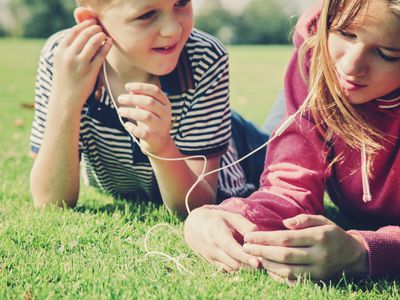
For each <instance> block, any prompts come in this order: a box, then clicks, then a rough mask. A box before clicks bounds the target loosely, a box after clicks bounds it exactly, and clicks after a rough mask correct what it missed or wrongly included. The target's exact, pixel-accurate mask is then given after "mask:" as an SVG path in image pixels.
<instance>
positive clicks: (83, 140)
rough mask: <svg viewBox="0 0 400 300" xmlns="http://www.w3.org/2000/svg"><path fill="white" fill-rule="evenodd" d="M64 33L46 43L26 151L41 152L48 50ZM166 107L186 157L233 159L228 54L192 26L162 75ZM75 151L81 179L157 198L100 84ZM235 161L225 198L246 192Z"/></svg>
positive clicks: (222, 178) (224, 182) (222, 184)
mask: <svg viewBox="0 0 400 300" xmlns="http://www.w3.org/2000/svg"><path fill="white" fill-rule="evenodd" d="M64 34H65V31H63V32H59V33H57V34H55V35H53V36H52V37H51V38H49V40H48V41H47V43H46V45H45V46H44V48H43V50H42V53H41V56H40V61H39V67H38V72H37V80H36V93H35V117H34V121H33V125H32V131H31V151H32V152H35V153H37V152H38V151H39V149H40V146H41V143H42V139H43V134H44V130H45V126H46V118H47V108H48V100H49V96H50V91H51V88H52V77H53V53H54V49H55V48H56V47H57V45H58V43H59V41H60V40H61V39H62V37H63V35H64ZM160 82H161V87H162V89H163V91H164V92H165V93H166V94H167V96H168V98H169V99H170V101H171V105H172V118H173V126H172V128H171V130H170V134H171V136H172V138H173V139H174V141H175V143H176V145H177V147H178V149H179V150H180V151H181V152H182V153H183V154H186V155H196V154H202V155H206V156H212V155H217V154H221V153H224V155H223V157H222V159H221V164H222V165H223V166H224V165H228V164H230V163H232V162H233V161H235V160H237V159H238V157H237V152H236V149H235V145H234V142H233V141H232V140H231V111H230V107H229V71H228V55H227V52H226V50H225V48H224V47H223V45H222V44H221V43H220V42H219V41H218V40H216V39H215V38H214V37H212V36H210V35H208V34H205V33H203V32H201V31H198V30H193V32H192V34H191V35H190V37H189V39H188V41H187V43H186V45H185V48H184V51H183V52H182V55H181V57H180V60H179V63H178V66H177V68H176V69H175V70H174V71H173V72H172V73H171V74H168V75H166V76H163V77H161V78H160ZM79 151H80V157H81V165H82V175H83V177H84V182H85V183H87V184H89V185H92V186H95V187H98V188H100V189H101V190H102V191H104V192H107V193H111V194H113V195H115V196H122V197H127V198H132V197H137V195H144V196H145V197H146V198H148V199H152V200H154V201H158V202H159V201H160V200H161V199H160V194H159V191H158V186H157V182H156V178H155V175H154V172H153V170H152V167H151V165H150V162H149V160H148V158H147V157H146V156H145V155H144V154H143V153H142V152H141V150H140V148H139V147H138V145H136V144H135V143H134V142H133V140H132V138H131V137H130V136H129V134H128V133H127V132H126V131H125V129H124V128H123V127H122V125H121V124H120V123H119V119H118V116H117V112H116V110H115V107H114V106H113V104H112V101H110V97H109V95H108V94H107V91H106V89H105V88H104V87H103V86H101V85H99V86H98V87H96V89H95V91H93V93H92V95H91V97H90V98H89V99H88V101H87V102H86V104H85V105H84V108H83V110H82V115H81V128H80V144H79ZM248 189H249V187H247V186H246V180H245V175H244V172H243V169H242V168H241V166H240V165H236V166H234V167H232V168H230V169H229V170H224V171H222V172H221V173H220V175H219V190H220V192H221V191H222V193H219V194H223V195H225V196H226V197H228V196H232V195H238V196H240V191H243V190H247V191H248Z"/></svg>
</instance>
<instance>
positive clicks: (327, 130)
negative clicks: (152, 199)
mask: <svg viewBox="0 0 400 300" xmlns="http://www.w3.org/2000/svg"><path fill="white" fill-rule="evenodd" d="M399 37H400V1H399V0H368V1H365V0H351V1H350V0H326V1H324V2H323V4H322V3H319V4H318V5H316V6H314V7H313V8H311V9H310V10H309V11H308V12H307V13H306V14H305V15H304V16H303V17H302V18H301V20H300V21H299V23H298V25H297V27H296V33H295V36H294V43H295V46H296V49H299V51H297V50H296V53H295V55H294V56H293V58H292V61H291V63H290V66H289V69H288V72H287V75H286V79H285V80H286V81H285V96H286V99H287V101H286V104H287V110H288V113H289V114H294V117H292V118H293V119H294V121H293V122H290V120H291V119H289V121H288V123H290V125H289V126H288V128H287V129H286V131H284V133H283V134H282V135H281V136H277V137H276V138H274V139H273V141H272V143H271V144H270V145H269V146H268V153H267V160H266V163H265V169H264V172H263V175H262V177H261V187H260V189H259V190H258V191H257V192H255V193H253V194H252V195H251V196H250V197H249V198H247V199H240V198H233V199H230V200H226V201H225V202H223V203H222V205H220V206H206V207H203V208H200V209H197V210H195V211H194V212H193V213H192V214H191V215H190V216H189V218H188V220H187V222H186V225H185V236H186V239H187V242H188V243H189V244H190V245H191V247H192V248H193V249H194V250H195V251H198V252H199V253H200V254H202V255H203V256H204V257H206V258H207V259H208V260H210V261H213V262H215V263H217V264H219V265H221V266H222V267H224V268H225V269H226V270H233V269H237V268H239V267H240V266H241V264H245V265H250V266H252V267H258V266H259V265H260V264H261V266H262V267H263V268H265V269H266V270H268V272H269V273H270V274H271V275H272V276H273V278H275V279H279V278H285V279H289V280H293V279H296V278H297V277H299V276H300V275H304V274H309V275H310V276H311V278H312V279H314V280H318V279H330V278H336V277H338V276H340V275H341V274H342V273H343V272H346V273H347V274H348V275H351V276H355V277H365V276H367V275H369V276H371V277H373V278H377V277H379V276H382V275H391V274H396V273H399V272H400V258H399V256H398V253H400V227H399V225H400V184H399V179H398V178H399V176H400V155H399V146H400V140H399V136H400V118H399V116H400V39H399ZM297 52H299V53H297ZM303 74H304V75H305V76H302V75H303ZM304 77H306V78H307V84H304V81H303V78H304ZM302 103H304V104H302ZM300 106H302V107H301V108H300V112H299V113H296V111H298V109H299V107H300ZM286 125H287V123H286ZM325 189H327V191H328V193H329V195H330V197H331V199H332V200H333V201H334V202H335V203H336V205H337V206H338V207H339V208H340V210H341V211H343V212H344V213H345V214H346V215H347V218H348V221H350V222H352V223H358V224H359V225H361V226H362V228H363V229H364V230H350V231H344V230H342V229H341V228H340V227H339V226H338V225H336V224H335V223H334V222H332V221H330V220H328V219H326V218H325V217H323V216H321V215H320V214H323V212H324V204H323V195H324V190H325ZM200 224H202V226H199V225H200ZM217 228H218V229H217ZM367 229H368V230H367ZM232 233H233V234H232ZM243 240H244V242H245V244H244V245H243V246H242V245H241V243H240V242H243ZM237 241H238V242H237Z"/></svg>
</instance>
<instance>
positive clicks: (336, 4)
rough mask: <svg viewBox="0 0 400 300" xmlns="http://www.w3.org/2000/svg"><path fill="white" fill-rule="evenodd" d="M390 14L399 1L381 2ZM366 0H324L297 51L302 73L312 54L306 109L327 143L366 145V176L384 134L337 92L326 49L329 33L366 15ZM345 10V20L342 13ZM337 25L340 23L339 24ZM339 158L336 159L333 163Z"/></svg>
mask: <svg viewBox="0 0 400 300" xmlns="http://www.w3.org/2000/svg"><path fill="white" fill-rule="evenodd" d="M382 1H385V2H386V3H387V4H388V8H389V9H390V10H391V12H392V13H394V14H395V15H397V16H399V17H400V0H382ZM367 5H368V0H351V1H350V0H326V1H324V6H323V9H322V11H321V15H320V17H319V20H318V24H317V29H316V30H315V33H314V34H313V35H312V36H311V37H310V38H308V39H307V40H306V41H305V42H304V43H303V45H302V47H301V48H300V51H299V60H300V65H302V66H303V68H301V72H302V74H303V77H305V76H304V74H305V71H304V61H305V58H306V55H307V54H308V53H310V51H311V54H312V55H311V66H310V72H309V76H308V79H307V80H308V88H309V91H308V96H307V98H306V100H305V101H306V102H307V105H306V108H305V109H307V110H309V111H310V112H311V114H312V116H313V118H314V120H315V122H316V125H317V127H318V129H319V130H320V131H321V132H322V133H323V134H324V136H325V138H326V141H327V142H328V143H331V142H332V139H333V138H334V136H338V137H340V138H341V139H342V140H343V141H344V142H345V143H346V144H347V145H348V146H350V147H351V148H354V149H357V148H358V149H361V148H362V145H363V144H364V145H365V149H366V152H367V155H368V166H369V168H368V169H369V171H368V173H369V175H370V174H371V162H372V158H373V156H374V155H375V154H376V153H377V152H378V151H379V150H382V148H383V146H382V143H381V142H382V140H383V138H384V137H383V134H382V133H381V132H379V130H377V129H376V128H375V127H374V126H373V125H372V124H370V123H369V122H367V121H366V120H365V119H364V117H363V115H362V113H361V112H360V111H358V110H357V108H356V107H354V106H352V105H351V104H350V103H349V102H348V101H347V100H346V98H345V97H344V96H343V94H342V93H341V91H340V88H339V83H338V79H337V75H336V72H335V68H334V66H333V65H332V61H331V58H330V55H329V50H328V34H329V32H330V31H336V30H342V29H345V28H347V27H348V26H349V25H351V24H352V23H353V22H354V21H355V19H356V18H357V17H358V16H360V15H361V14H362V13H364V12H365V10H366V8H367ZM344 10H346V17H345V18H342V17H343V16H342V12H343V11H344ZM339 22H340V23H339ZM337 159H339V157H336V159H334V161H335V160H337Z"/></svg>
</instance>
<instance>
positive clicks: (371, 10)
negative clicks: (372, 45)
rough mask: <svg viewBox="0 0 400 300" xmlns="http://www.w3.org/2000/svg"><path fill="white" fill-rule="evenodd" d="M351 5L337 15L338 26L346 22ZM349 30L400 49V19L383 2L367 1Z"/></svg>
mask: <svg viewBox="0 0 400 300" xmlns="http://www.w3.org/2000/svg"><path fill="white" fill-rule="evenodd" d="M351 9H352V6H351V4H349V5H348V7H347V8H345V9H344V11H343V13H342V14H340V15H338V19H339V20H338V24H339V26H340V24H341V23H342V22H343V21H344V20H346V17H347V16H348V13H349V11H350V10H351ZM349 28H350V29H353V30H359V31H363V32H367V33H368V34H369V35H370V36H371V37H372V38H374V39H376V40H378V41H380V42H382V43H384V44H391V45H393V46H392V47H395V48H399V47H400V39H399V36H400V17H399V16H398V15H395V14H394V13H393V12H392V11H391V10H390V9H389V6H388V5H387V3H386V1H385V0H369V1H368V3H367V6H365V8H364V9H363V10H362V11H361V12H360V13H359V14H358V15H357V17H356V18H355V19H354V20H352V22H351V23H350V24H349Z"/></svg>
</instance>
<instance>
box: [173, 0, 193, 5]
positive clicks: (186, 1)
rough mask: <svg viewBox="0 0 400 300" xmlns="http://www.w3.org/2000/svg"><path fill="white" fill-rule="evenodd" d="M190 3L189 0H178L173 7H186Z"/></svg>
mask: <svg viewBox="0 0 400 300" xmlns="http://www.w3.org/2000/svg"><path fill="white" fill-rule="evenodd" d="M189 3H190V0H178V1H176V3H175V7H186V6H187V5H188V4H189Z"/></svg>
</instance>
